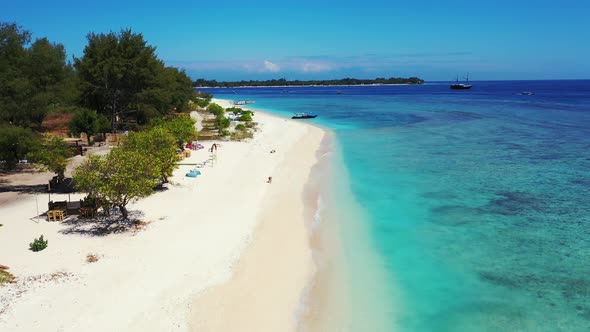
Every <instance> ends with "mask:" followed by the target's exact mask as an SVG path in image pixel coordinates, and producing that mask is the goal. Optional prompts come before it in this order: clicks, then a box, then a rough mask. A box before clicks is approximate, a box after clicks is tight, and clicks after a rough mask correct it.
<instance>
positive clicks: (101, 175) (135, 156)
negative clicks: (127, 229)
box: [74, 148, 160, 220]
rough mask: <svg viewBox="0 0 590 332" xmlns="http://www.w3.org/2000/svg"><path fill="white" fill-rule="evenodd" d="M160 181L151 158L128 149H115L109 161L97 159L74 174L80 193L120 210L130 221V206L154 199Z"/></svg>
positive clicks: (102, 158)
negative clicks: (82, 192) (141, 199)
mask: <svg viewBox="0 0 590 332" xmlns="http://www.w3.org/2000/svg"><path fill="white" fill-rule="evenodd" d="M159 179H160V174H159V173H158V170H157V168H156V167H155V165H154V163H153V162H152V160H151V159H150V156H149V155H148V154H146V153H142V152H139V151H136V150H133V149H124V148H115V149H113V150H112V151H111V152H110V153H109V154H108V155H106V156H105V157H97V156H93V157H91V158H89V159H88V160H87V161H86V162H84V163H83V164H82V165H80V166H79V167H78V168H76V170H75V172H74V181H75V183H76V187H77V188H78V189H79V190H82V191H85V192H88V193H92V195H93V196H94V197H96V198H97V199H99V200H100V201H103V202H107V206H109V207H117V208H119V211H120V212H121V215H122V217H123V220H127V219H128V218H129V212H128V211H127V205H128V204H129V203H130V202H132V201H134V200H137V199H139V198H142V197H146V196H149V195H151V194H152V193H153V192H154V188H155V187H156V185H157V184H158V181H159Z"/></svg>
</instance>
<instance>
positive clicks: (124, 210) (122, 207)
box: [119, 205, 129, 220]
mask: <svg viewBox="0 0 590 332" xmlns="http://www.w3.org/2000/svg"><path fill="white" fill-rule="evenodd" d="M119 210H120V211H121V215H123V220H127V219H129V212H128V211H127V208H126V207H125V205H119Z"/></svg>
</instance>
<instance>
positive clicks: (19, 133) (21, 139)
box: [0, 124, 39, 169]
mask: <svg viewBox="0 0 590 332" xmlns="http://www.w3.org/2000/svg"><path fill="white" fill-rule="evenodd" d="M38 145H39V139H38V137H37V136H35V134H33V132H32V131H31V129H28V128H22V127H17V126H13V125H4V124H0V161H3V162H4V163H3V164H4V167H6V168H9V169H10V168H13V167H14V166H15V165H16V163H18V161H19V160H21V159H25V158H26V157H27V155H28V154H29V153H30V152H31V151H33V150H34V149H35V148H36V147H37V146H38Z"/></svg>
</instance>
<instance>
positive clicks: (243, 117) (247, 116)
mask: <svg viewBox="0 0 590 332" xmlns="http://www.w3.org/2000/svg"><path fill="white" fill-rule="evenodd" d="M238 120H239V121H244V122H250V121H252V115H251V114H250V113H243V114H242V115H241V116H240V117H239V118H238Z"/></svg>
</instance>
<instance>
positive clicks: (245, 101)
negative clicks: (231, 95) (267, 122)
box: [234, 100, 256, 105]
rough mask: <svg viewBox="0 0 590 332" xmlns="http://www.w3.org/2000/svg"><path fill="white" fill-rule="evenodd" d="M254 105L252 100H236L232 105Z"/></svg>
mask: <svg viewBox="0 0 590 332" xmlns="http://www.w3.org/2000/svg"><path fill="white" fill-rule="evenodd" d="M254 103H256V102H255V101H254V100H238V101H234V105H248V104H254Z"/></svg>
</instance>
